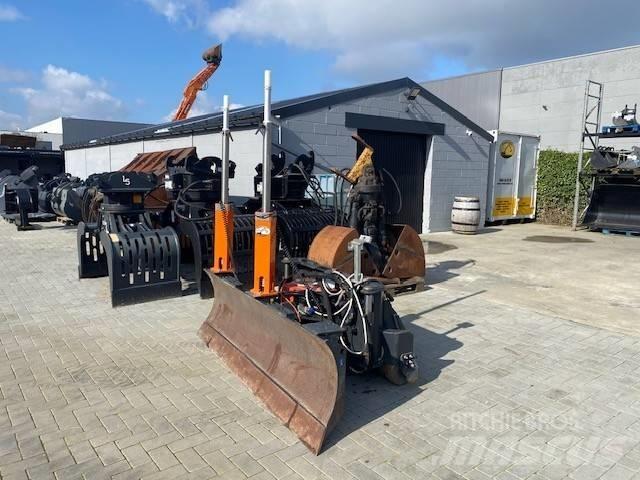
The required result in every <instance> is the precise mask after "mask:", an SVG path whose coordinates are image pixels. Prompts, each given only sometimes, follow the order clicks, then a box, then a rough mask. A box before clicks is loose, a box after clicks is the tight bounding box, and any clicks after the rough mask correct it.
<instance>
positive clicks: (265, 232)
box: [251, 212, 277, 297]
mask: <svg viewBox="0 0 640 480" xmlns="http://www.w3.org/2000/svg"><path fill="white" fill-rule="evenodd" d="M276 229H277V218H276V214H275V212H266V213H264V212H256V216H255V240H254V248H253V255H254V256H253V272H254V273H253V288H252V289H251V294H252V295H253V296H254V297H273V296H275V295H277V292H276V290H275V281H276Z"/></svg>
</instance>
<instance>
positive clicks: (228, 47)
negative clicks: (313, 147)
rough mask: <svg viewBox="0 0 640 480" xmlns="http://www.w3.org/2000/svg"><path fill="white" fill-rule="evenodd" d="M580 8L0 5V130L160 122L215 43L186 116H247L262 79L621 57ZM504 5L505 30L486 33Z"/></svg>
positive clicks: (347, 82) (313, 81)
mask: <svg viewBox="0 0 640 480" xmlns="http://www.w3.org/2000/svg"><path fill="white" fill-rule="evenodd" d="M584 3H585V0H583V1H582V2H580V1H578V0H565V1H564V2H560V3H558V2H557V1H555V0H553V1H552V0H539V1H538V2H521V1H511V2H507V0H486V1H484V2H478V1H476V0H458V2H456V4H455V8H449V7H447V6H446V5H443V4H442V2H435V0H404V1H403V0H396V1H390V0H369V1H365V0H351V1H350V2H344V1H338V0H324V1H323V2H313V1H309V0H228V1H224V2H223V1H209V0H100V1H87V0H85V1H80V0H59V1H36V0H21V1H20V0H0V42H1V44H2V45H3V49H2V55H1V56H0V129H2V128H16V127H23V128H24V127H28V126H29V125H32V124H34V123H36V122H39V121H44V120H47V119H49V118H53V117H55V116H57V115H61V114H62V115H68V116H80V117H90V118H109V119H118V120H129V121H141V122H150V123H157V122H160V121H163V120H164V119H165V118H167V117H168V116H169V115H170V114H171V111H172V110H173V109H174V108H175V107H176V106H177V104H178V102H179V100H180V97H181V93H182V89H183V87H184V85H185V83H186V82H187V80H188V79H189V78H190V77H191V76H192V75H193V74H195V73H196V72H197V71H198V70H199V69H200V68H201V67H202V65H203V63H202V60H201V58H200V55H201V52H202V51H203V50H204V49H205V48H206V47H208V46H210V45H212V44H214V43H216V42H217V41H219V40H223V41H224V60H223V63H222V66H221V68H220V69H219V70H218V72H217V73H216V74H215V76H214V78H213V79H212V80H211V81H210V83H209V89H208V90H207V92H206V94H205V95H203V96H201V98H200V99H199V101H198V103H197V105H196V107H195V108H194V113H202V112H207V111H212V110H215V109H216V108H217V106H218V105H220V103H221V97H222V95H223V94H225V93H226V94H230V95H231V97H232V102H234V103H237V104H243V105H248V104H252V103H258V102H259V101H260V97H261V81H262V71H263V70H264V69H265V68H270V69H272V71H273V77H274V98H276V99H278V98H291V97H295V96H300V95H305V94H310V93H314V92H318V91H322V90H330V89H335V88H341V87H345V86H351V85H357V84H362V83H368V82H374V81H379V80H386V79H390V78H397V77H402V76H410V77H412V78H413V79H414V80H417V81H421V80H426V79H429V78H438V77H444V76H449V75H456V74H461V73H465V72H469V71H477V70H483V69H488V68H494V67H497V66H504V65H513V64H520V63H527V62H531V61H538V60H544V59H549V58H555V57H558V56H563V55H572V54H577V53H585V52H588V51H594V50H602V49H607V48H615V47H620V46H625V45H629V44H633V42H634V41H635V40H636V38H635V34H634V32H633V31H632V30H633V29H631V30H630V31H629V32H626V31H622V30H623V29H620V28H617V25H618V22H619V20H620V19H619V18H616V15H614V14H607V13H604V14H603V13H600V14H598V21H599V22H600V26H599V31H605V32H608V33H607V35H598V36H597V37H598V39H597V40H596V39H595V38H594V39H592V38H591V37H596V36H588V37H587V38H585V36H584V35H583V33H584V30H585V25H587V24H588V22H589V21H590V20H591V19H590V18H588V17H585V16H584V15H589V13H587V12H593V10H592V9H589V8H585V5H584ZM586 3H590V0H586ZM545 4H548V5H545ZM595 4H596V3H595V2H594V5H595ZM598 4H599V2H598ZM507 5H508V6H509V9H510V11H511V17H510V18H512V19H513V21H511V22H506V23H504V22H498V24H497V23H496V19H497V18H500V16H501V15H504V12H505V7H506V6H507ZM628 8H629V9H632V10H634V12H632V13H634V14H637V13H640V12H638V11H635V10H638V9H639V7H638V6H636V5H631V6H629V7H628ZM551 9H553V11H554V14H553V15H551V16H549V18H546V17H545V13H546V12H549V11H550V10H551ZM462 12H464V14H462ZM576 12H580V13H576ZM590 15H593V13H591V14H590ZM628 15H629V12H628V11H627V13H626V15H625V18H630V17H629V16H628ZM618 16H619V15H618ZM522 19H527V20H526V21H523V20H522ZM496 25H498V26H496Z"/></svg>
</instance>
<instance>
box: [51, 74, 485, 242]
mask: <svg viewBox="0 0 640 480" xmlns="http://www.w3.org/2000/svg"><path fill="white" fill-rule="evenodd" d="M276 88H277V85H276ZM229 93H231V94H232V93H233V92H229ZM272 112H273V115H274V117H275V120H276V121H277V122H278V125H277V128H276V131H274V135H273V138H274V139H275V142H274V143H275V149H274V151H275V152H277V149H278V146H280V147H282V148H283V149H285V150H286V151H287V152H289V153H290V154H291V153H293V154H294V155H295V154H303V153H306V152H308V151H310V150H313V151H314V152H315V155H316V163H320V164H324V165H326V166H331V167H338V168H343V167H350V166H351V165H352V164H353V163H354V161H355V159H356V154H357V145H356V142H355V141H354V140H353V139H352V138H351V135H352V134H354V133H358V134H359V135H360V136H361V137H362V138H364V140H365V141H367V142H368V143H369V144H370V145H371V146H373V148H374V149H375V150H376V159H377V161H378V162H379V163H378V164H379V165H380V166H381V167H382V168H384V169H386V170H388V171H389V172H390V173H391V174H392V176H393V177H394V178H395V179H396V181H397V183H398V187H399V188H398V189H397V190H399V191H400V192H401V196H402V199H400V198H398V199H396V200H395V205H396V206H398V207H401V208H400V210H401V211H400V212H399V213H397V214H396V215H395V217H394V221H395V222H398V223H407V224H410V225H412V226H414V227H415V228H416V229H417V230H418V231H422V232H429V231H442V230H448V229H449V227H450V214H451V205H452V202H453V197H454V196H455V195H467V196H476V197H478V198H479V199H480V204H481V205H482V207H483V210H484V205H485V204H486V201H485V200H486V193H487V177H488V156H489V148H490V144H491V142H492V140H493V137H492V136H491V135H490V134H489V133H487V131H486V130H485V129H484V128H482V127H480V126H479V125H478V124H476V123H474V122H473V121H471V120H470V119H469V118H467V117H466V116H465V115H463V114H462V113H461V112H460V111H459V110H456V109H455V108H453V107H452V106H451V105H449V104H448V103H446V102H444V101H442V100H441V99H440V98H439V97H437V96H435V95H434V94H432V93H431V92H430V91H429V90H427V89H425V88H424V87H422V86H420V85H419V84H417V83H416V82H414V81H413V80H411V79H409V78H401V79H397V80H392V81H389V82H383V83H376V84H372V85H366V86H361V87H355V88H349V89H344V90H338V91H333V92H326V93H320V94H316V95H310V96H307V97H302V98H297V99H293V100H285V101H280V102H276V103H274V104H273V109H272ZM261 122H262V106H261V105H258V106H253V107H247V108H241V109H237V110H234V111H233V112H231V115H230V126H231V130H232V134H233V140H234V142H233V144H232V145H231V159H232V160H233V161H235V162H236V165H237V166H236V171H235V178H234V179H233V180H232V181H231V185H230V188H231V193H232V194H233V195H253V193H254V191H253V188H254V183H253V178H254V175H255V170H254V168H255V166H256V165H257V164H258V163H259V162H260V158H261V152H262V136H261V135H257V134H256V128H257V127H258V126H259V125H260V123H261ZM221 126H222V115H221V114H220V113H215V114H210V115H203V116H198V117H193V118H189V119H187V120H182V121H178V122H171V123H166V124H161V125H156V126H152V127H148V128H142V129H137V130H134V131H131V132H127V133H122V134H117V135H112V136H108V137H104V138H96V139H95V140H91V141H83V142H76V143H73V142H67V143H66V144H65V145H64V146H63V149H64V150H65V159H66V169H67V172H69V173H71V174H73V175H77V176H79V177H82V178H85V177H87V176H88V175H90V174H92V173H96V172H105V171H113V170H117V169H119V168H121V167H123V166H124V165H126V164H127V163H129V162H130V161H131V160H132V159H133V158H134V157H135V155H136V154H138V153H142V152H152V151H159V150H168V149H174V148H184V147H196V148H197V152H198V155H199V156H200V157H203V156H207V155H220V150H221V134H220V130H221ZM290 159H293V157H290ZM318 173H322V172H320V171H318ZM389 190H390V191H391V192H392V193H394V192H396V190H394V189H389ZM419 198H422V199H423V200H422V201H416V199H419ZM400 202H401V205H400ZM481 218H484V211H483V212H482V214H481Z"/></svg>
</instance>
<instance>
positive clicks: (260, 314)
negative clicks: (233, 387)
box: [199, 272, 346, 454]
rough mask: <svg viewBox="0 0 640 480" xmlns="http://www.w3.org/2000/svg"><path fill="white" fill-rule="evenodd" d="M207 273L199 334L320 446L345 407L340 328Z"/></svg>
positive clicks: (259, 394)
mask: <svg viewBox="0 0 640 480" xmlns="http://www.w3.org/2000/svg"><path fill="white" fill-rule="evenodd" d="M207 273H208V274H209V277H210V278H211V283H212V285H213V290H214V292H215V300H214V303H213V308H212V310H211V313H210V314H209V316H208V317H207V319H206V320H205V322H204V323H203V324H202V326H201V327H200V331H199V335H200V337H201V338H202V339H203V340H204V342H205V343H206V344H207V345H208V346H209V348H211V349H212V350H213V351H214V352H216V353H217V354H218V356H219V357H220V358H221V359H222V360H223V361H224V362H225V363H226V364H227V365H228V366H229V368H230V369H231V370H233V371H234V372H235V373H236V374H237V375H238V376H239V377H240V378H241V379H242V381H243V382H244V383H245V384H246V385H247V386H248V387H249V388H250V389H251V390H252V391H253V393H254V394H255V395H256V396H257V397H258V398H259V399H260V400H262V402H264V404H265V405H266V407H267V408H268V409H269V410H270V411H271V412H272V413H273V414H274V415H275V416H276V417H278V418H279V419H280V420H281V421H282V422H283V423H284V424H285V425H286V426H287V427H288V428H289V429H291V430H292V431H293V432H294V433H295V434H296V435H297V436H298V437H299V438H300V440H301V441H302V442H303V443H304V444H305V445H306V446H307V447H308V448H309V449H310V450H311V451H312V452H314V453H315V454H318V453H319V452H320V450H321V448H322V444H323V442H324V440H325V438H326V436H327V434H328V433H329V432H330V431H331V429H332V427H333V426H334V425H335V424H336V422H337V420H338V419H339V418H340V416H341V414H342V410H343V392H344V377H345V372H346V358H345V353H344V350H343V349H342V348H341V347H340V336H341V334H342V329H341V328H340V327H339V326H338V325H336V324H334V323H332V322H328V321H324V322H317V323H313V324H309V325H305V326H303V325H301V324H299V323H297V322H294V321H292V320H290V319H289V318H287V317H286V316H285V315H284V313H283V312H282V311H280V310H279V307H277V306H274V305H267V304H265V303H262V302H260V301H258V300H256V299H255V298H252V297H251V296H250V295H249V294H247V293H245V292H243V291H242V290H240V289H238V288H236V287H235V286H233V285H231V284H229V283H227V282H226V281H225V280H223V279H221V278H219V277H217V276H216V275H214V274H211V273H209V272H207Z"/></svg>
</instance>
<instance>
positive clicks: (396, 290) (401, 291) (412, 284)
mask: <svg viewBox="0 0 640 480" xmlns="http://www.w3.org/2000/svg"><path fill="white" fill-rule="evenodd" d="M384 289H385V291H386V292H388V293H390V294H391V295H393V296H398V295H405V294H408V293H417V292H422V291H423V290H424V289H425V283H424V277H412V278H408V279H407V280H405V281H404V282H401V283H387V284H385V286H384Z"/></svg>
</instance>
